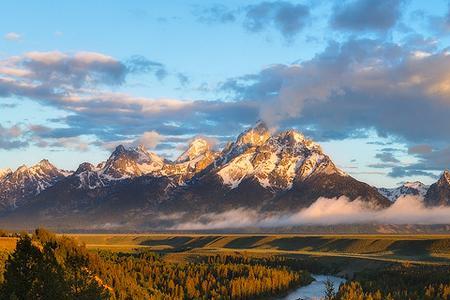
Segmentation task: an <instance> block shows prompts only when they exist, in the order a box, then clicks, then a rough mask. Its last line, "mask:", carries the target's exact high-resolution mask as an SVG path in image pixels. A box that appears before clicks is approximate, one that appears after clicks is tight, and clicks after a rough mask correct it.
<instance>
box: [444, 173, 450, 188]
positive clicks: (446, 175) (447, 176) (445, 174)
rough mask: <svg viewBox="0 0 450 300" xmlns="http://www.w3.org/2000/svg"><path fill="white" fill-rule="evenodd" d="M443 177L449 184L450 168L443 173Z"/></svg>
mask: <svg viewBox="0 0 450 300" xmlns="http://www.w3.org/2000/svg"><path fill="white" fill-rule="evenodd" d="M442 179H444V180H445V181H447V184H449V185H450V171H449V170H445V171H444V173H443V174H442Z"/></svg>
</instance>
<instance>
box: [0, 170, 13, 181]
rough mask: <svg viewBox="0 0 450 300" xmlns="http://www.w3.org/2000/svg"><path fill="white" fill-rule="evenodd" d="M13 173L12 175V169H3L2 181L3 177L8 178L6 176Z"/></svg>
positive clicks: (0, 176) (0, 171)
mask: <svg viewBox="0 0 450 300" xmlns="http://www.w3.org/2000/svg"><path fill="white" fill-rule="evenodd" d="M11 173H12V170H11V169H10V168H6V169H1V170H0V180H1V179H2V178H3V177H6V176H8V175H9V174H11Z"/></svg>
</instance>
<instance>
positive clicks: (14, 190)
mask: <svg viewBox="0 0 450 300" xmlns="http://www.w3.org/2000/svg"><path fill="white" fill-rule="evenodd" d="M67 175H69V174H68V173H67V172H66V171H64V170H60V169H58V168H56V167H55V166H54V165H53V164H51V163H50V162H49V161H48V160H46V159H43V160H41V161H40V162H38V163H37V164H35V165H33V166H31V167H27V166H26V165H22V166H20V167H18V168H17V170H15V171H14V172H12V171H10V172H9V173H8V174H6V175H4V176H3V177H2V176H0V207H2V208H4V209H5V208H6V209H11V208H14V207H16V206H17V205H20V203H21V202H22V201H23V200H24V199H26V198H28V197H32V196H35V195H37V194H39V193H40V192H42V191H43V190H45V189H47V188H48V187H50V186H52V185H54V184H55V183H56V182H58V181H60V180H62V179H63V178H65V177H66V176H67Z"/></svg>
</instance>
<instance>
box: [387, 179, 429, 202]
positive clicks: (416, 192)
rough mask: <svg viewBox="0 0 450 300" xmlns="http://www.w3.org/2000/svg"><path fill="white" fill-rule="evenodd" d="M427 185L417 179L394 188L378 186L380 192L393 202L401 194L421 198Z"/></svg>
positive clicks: (426, 189) (425, 191)
mask: <svg viewBox="0 0 450 300" xmlns="http://www.w3.org/2000/svg"><path fill="white" fill-rule="evenodd" d="M428 188H429V186H428V185H425V184H423V183H422V182H419V181H414V182H405V183H404V184H402V185H401V186H399V187H396V188H379V189H378V191H379V192H380V194H382V195H383V196H385V197H386V198H388V199H389V200H390V201H392V202H394V201H396V200H397V199H398V198H399V197H401V196H409V195H411V196H419V197H421V198H423V197H425V195H426V193H427V191H428Z"/></svg>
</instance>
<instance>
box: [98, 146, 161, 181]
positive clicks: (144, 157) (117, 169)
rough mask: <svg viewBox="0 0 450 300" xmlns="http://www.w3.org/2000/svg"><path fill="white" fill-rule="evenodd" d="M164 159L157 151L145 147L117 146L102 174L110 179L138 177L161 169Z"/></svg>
mask: <svg viewBox="0 0 450 300" xmlns="http://www.w3.org/2000/svg"><path fill="white" fill-rule="evenodd" d="M163 165H164V161H163V159H162V158H161V157H159V156H158V155H156V154H155V153H151V152H148V151H147V150H146V149H145V147H143V146H139V147H136V148H125V147H124V146H123V145H119V146H117V147H116V149H115V150H114V152H113V153H112V154H111V156H110V157H109V159H108V160H107V161H106V163H105V165H104V167H103V169H102V174H103V175H105V176H106V177H109V179H122V178H129V177H136V176H141V175H145V174H150V173H152V172H155V171H158V170H161V168H162V167H163Z"/></svg>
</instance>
